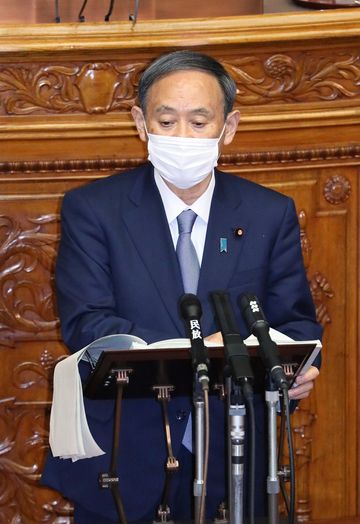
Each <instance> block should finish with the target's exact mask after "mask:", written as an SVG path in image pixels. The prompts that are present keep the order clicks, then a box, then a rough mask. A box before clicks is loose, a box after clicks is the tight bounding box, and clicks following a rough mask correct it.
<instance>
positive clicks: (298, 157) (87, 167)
mask: <svg viewBox="0 0 360 524" xmlns="http://www.w3.org/2000/svg"><path fill="white" fill-rule="evenodd" d="M359 157H360V145H359V146H357V145H353V146H345V147H343V146H338V147H332V148H318V149H300V150H290V151H285V150H283V151H259V152H249V153H236V154H225V155H221V157H220V165H219V167H220V168H225V169H226V167H227V166H234V165H236V166H243V165H256V164H292V163H299V162H316V161H321V160H327V161H329V160H338V159H339V160H340V159H342V160H346V159H354V158H359ZM145 161H146V158H145V156H144V157H139V158H89V159H81V160H80V159H76V158H74V159H71V160H59V159H54V160H41V161H40V160H34V161H32V160H26V161H22V160H19V161H13V162H11V161H9V162H0V173H3V174H13V173H14V174H15V173H49V172H54V173H64V172H65V173H69V172H78V171H87V172H91V171H94V172H99V171H117V170H124V169H131V168H132V167H137V166H139V165H141V164H143V163H144V162H145ZM340 178H341V177H340ZM332 179H333V177H332V178H331V179H329V183H328V186H327V189H326V194H328V193H330V194H332V195H333V194H334V192H335V193H336V191H337V188H336V187H335V186H336V181H335V184H334V181H333V180H332ZM344 187H346V184H345V186H344ZM324 192H325V190H324ZM331 198H334V197H333V196H332V197H331Z"/></svg>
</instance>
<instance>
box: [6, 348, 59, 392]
mask: <svg viewBox="0 0 360 524" xmlns="http://www.w3.org/2000/svg"><path fill="white" fill-rule="evenodd" d="M65 357H66V355H62V356H60V357H57V358H55V357H54V355H53V354H52V352H51V351H49V350H48V349H44V351H43V352H42V354H41V355H40V359H39V361H38V362H20V363H19V364H17V365H16V366H15V367H14V369H13V373H12V382H13V384H14V386H16V387H17V388H19V389H29V388H31V387H34V386H37V387H44V388H46V389H49V388H52V381H53V372H54V367H55V366H56V364H57V363H58V362H60V360H62V359H63V358H65Z"/></svg>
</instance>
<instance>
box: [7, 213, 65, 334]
mask: <svg viewBox="0 0 360 524" xmlns="http://www.w3.org/2000/svg"><path fill="white" fill-rule="evenodd" d="M57 221H58V217H57V215H40V216H38V217H35V218H30V217H27V218H26V223H27V226H25V227H24V226H23V225H22V224H21V223H20V221H18V220H16V219H14V218H11V217H9V216H4V215H0V290H1V291H0V335H1V337H4V338H5V337H8V336H10V335H11V336H12V337H14V338H15V339H16V338H21V337H22V336H24V335H25V336H26V337H27V338H29V335H30V334H31V335H33V336H36V337H37V338H39V336H40V337H41V335H42V336H45V337H49V336H50V332H52V331H54V330H55V329H56V327H57V325H58V320H57V319H56V317H55V313H54V299H53V291H52V286H51V275H52V273H53V264H54V258H55V246H56V243H57V240H58V235H57V234H56V233H50V232H48V231H47V227H48V226H49V225H51V224H54V223H56V222H57ZM44 275H45V276H44ZM53 336H54V334H53Z"/></svg>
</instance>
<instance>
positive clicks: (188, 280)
mask: <svg viewBox="0 0 360 524" xmlns="http://www.w3.org/2000/svg"><path fill="white" fill-rule="evenodd" d="M196 217H197V214H196V213H195V211H193V210H192V209H186V210H185V211H183V212H182V213H180V215H179V216H178V217H177V222H178V227H179V238H178V241H177V244H176V255H177V257H178V260H179V264H180V270H181V277H182V281H183V286H184V291H185V293H194V294H195V293H196V291H197V287H198V281H199V273H200V265H199V259H198V257H197V254H196V250H195V247H194V244H193V243H192V241H191V231H192V228H193V225H194V222H195V220H196Z"/></svg>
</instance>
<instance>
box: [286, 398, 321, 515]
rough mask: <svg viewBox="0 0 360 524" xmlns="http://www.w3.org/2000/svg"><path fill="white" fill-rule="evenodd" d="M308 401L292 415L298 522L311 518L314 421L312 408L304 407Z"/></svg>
mask: <svg viewBox="0 0 360 524" xmlns="http://www.w3.org/2000/svg"><path fill="white" fill-rule="evenodd" d="M307 405H308V403H301V405H300V407H298V408H297V409H296V416H295V417H293V426H292V430H293V437H294V448H295V455H296V469H297V472H298V481H299V479H300V483H299V482H298V484H297V491H298V497H297V506H296V516H297V519H298V521H299V522H309V521H310V520H311V503H310V500H311V496H310V487H309V482H308V479H309V474H310V463H311V460H312V454H311V443H312V440H313V439H312V426H313V424H314V423H315V421H316V418H317V417H316V415H315V413H313V410H311V409H310V408H308V407H306V406H307Z"/></svg>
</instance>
